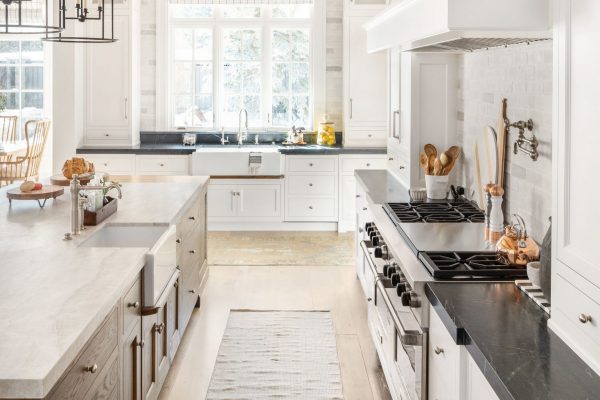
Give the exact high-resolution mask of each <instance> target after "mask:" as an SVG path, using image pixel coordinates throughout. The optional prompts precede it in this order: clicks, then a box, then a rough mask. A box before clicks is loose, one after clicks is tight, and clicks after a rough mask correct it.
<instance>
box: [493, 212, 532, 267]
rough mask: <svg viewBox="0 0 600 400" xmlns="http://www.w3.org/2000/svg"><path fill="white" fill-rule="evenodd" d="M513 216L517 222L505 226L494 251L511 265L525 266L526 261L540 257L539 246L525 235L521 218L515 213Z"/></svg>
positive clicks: (523, 222) (525, 229)
mask: <svg viewBox="0 0 600 400" xmlns="http://www.w3.org/2000/svg"><path fill="white" fill-rule="evenodd" d="M513 217H514V219H515V220H516V221H517V222H516V223H513V224H512V225H510V226H507V227H506V230H505V233H504V236H502V237H501V238H500V240H499V241H498V244H496V251H497V252H498V254H501V255H502V256H504V257H505V258H506V259H507V260H508V262H509V263H511V264H512V265H519V266H523V267H525V266H526V265H527V263H529V262H531V261H537V260H539V259H540V247H539V246H538V245H537V243H536V242H535V241H534V240H533V239H532V238H531V237H529V236H528V235H527V228H526V226H525V221H524V220H523V218H521V216H519V215H517V214H513Z"/></svg>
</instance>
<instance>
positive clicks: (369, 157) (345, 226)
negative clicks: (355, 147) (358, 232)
mask: <svg viewBox="0 0 600 400" xmlns="http://www.w3.org/2000/svg"><path fill="white" fill-rule="evenodd" d="M386 168H387V155H385V154H343V155H340V178H339V182H340V189H339V210H340V211H339V220H338V231H339V232H347V231H353V230H354V229H355V225H356V221H355V215H356V211H357V210H356V207H355V204H356V195H357V194H356V178H355V177H354V172H355V171H356V170H359V169H367V170H368V169H386Z"/></svg>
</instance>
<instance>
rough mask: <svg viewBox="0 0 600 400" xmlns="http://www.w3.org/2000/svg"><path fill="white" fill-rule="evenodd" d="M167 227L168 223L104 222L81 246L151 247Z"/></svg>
mask: <svg viewBox="0 0 600 400" xmlns="http://www.w3.org/2000/svg"><path fill="white" fill-rule="evenodd" d="M168 228H169V225H153V224H106V225H104V226H103V227H101V228H100V229H99V230H98V231H96V232H94V233H93V234H92V235H91V236H90V237H89V238H88V239H87V240H85V241H84V242H83V243H81V247H148V248H152V247H154V245H155V244H156V242H158V239H160V237H161V236H162V235H163V234H164V233H165V232H166V231H167V229H168Z"/></svg>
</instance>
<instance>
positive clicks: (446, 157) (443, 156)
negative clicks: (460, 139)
mask: <svg viewBox="0 0 600 400" xmlns="http://www.w3.org/2000/svg"><path fill="white" fill-rule="evenodd" d="M440 162H441V163H442V173H441V175H447V174H446V167H447V166H448V165H450V163H451V162H452V156H450V155H448V154H447V153H446V152H443V153H442V154H441V155H440Z"/></svg>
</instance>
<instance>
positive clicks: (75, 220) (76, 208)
mask: <svg viewBox="0 0 600 400" xmlns="http://www.w3.org/2000/svg"><path fill="white" fill-rule="evenodd" d="M70 188H71V233H70V234H66V235H65V239H71V238H72V236H75V235H79V234H80V233H81V230H82V229H83V206H84V205H85V202H86V201H87V199H86V198H85V197H82V196H80V192H81V191H82V190H86V191H88V190H98V191H104V190H106V191H108V190H111V189H117V192H118V193H119V199H122V198H123V195H122V193H121V186H119V184H118V183H114V182H113V183H111V184H110V185H108V186H83V185H81V183H80V182H79V176H78V175H73V180H71V185H70Z"/></svg>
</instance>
